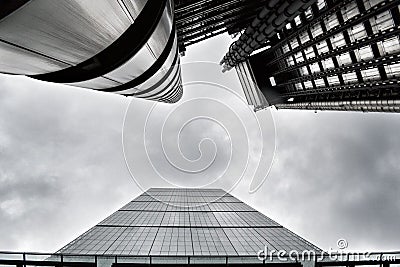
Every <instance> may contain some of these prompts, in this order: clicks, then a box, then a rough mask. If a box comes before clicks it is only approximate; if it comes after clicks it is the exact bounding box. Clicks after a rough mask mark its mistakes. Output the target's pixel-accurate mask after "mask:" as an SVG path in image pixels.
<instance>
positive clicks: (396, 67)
mask: <svg viewBox="0 0 400 267" xmlns="http://www.w3.org/2000/svg"><path fill="white" fill-rule="evenodd" d="M385 71H386V74H387V76H388V78H399V77H400V63H395V64H391V65H388V66H385Z"/></svg>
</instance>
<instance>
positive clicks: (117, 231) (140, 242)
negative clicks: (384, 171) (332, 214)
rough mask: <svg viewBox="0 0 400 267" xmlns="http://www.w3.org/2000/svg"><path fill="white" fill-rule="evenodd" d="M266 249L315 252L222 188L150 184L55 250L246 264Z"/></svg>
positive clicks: (121, 257)
mask: <svg viewBox="0 0 400 267" xmlns="http://www.w3.org/2000/svg"><path fill="white" fill-rule="evenodd" d="M265 247H267V248H268V249H269V250H271V251H272V250H276V251H278V250H283V251H286V252H287V253H289V252H290V251H291V250H296V251H298V252H299V253H301V252H302V251H305V250H307V251H315V252H320V249H319V248H317V247H316V246H314V245H313V244H311V243H309V242H307V241H306V240H304V239H303V238H301V237H299V236H298V235H296V234H294V233H293V232H291V231H289V230H288V229H286V228H284V227H282V226H281V225H279V224H278V223H277V222H275V221H273V220H271V219H270V218H268V217H266V216H265V215H263V214H261V213H259V212H257V211H256V210H254V209H253V208H251V207H250V206H248V205H246V204H245V203H243V202H241V201H240V200H238V199H237V198H235V197H233V196H232V195H230V194H228V193H226V192H225V191H223V190H219V189H168V188H153V189H150V190H148V191H147V192H145V193H143V194H142V195H140V196H138V197H137V198H135V199H134V200H133V201H131V202H129V203H128V204H126V205H125V206H124V207H122V208H121V209H120V210H118V211H116V212H115V213H113V214H112V215H110V216H109V217H107V218H106V219H104V220H103V221H101V222H100V223H99V224H98V225H96V226H94V227H93V228H91V229H90V230H88V231H87V232H86V233H84V234H82V235H81V236H80V237H78V238H77V239H75V240H74V241H72V242H71V243H69V244H68V245H66V246H65V247H63V248H62V249H60V250H59V251H58V253H61V254H75V255H81V256H84V255H99V256H109V257H111V258H110V260H111V262H113V261H114V260H115V257H114V256H115V255H117V256H119V259H120V260H124V258H126V257H131V259H130V260H131V261H135V258H133V257H134V256H138V258H137V259H136V260H137V261H139V262H140V260H148V261H149V258H146V257H148V256H152V257H153V258H152V259H153V261H157V260H159V261H161V262H162V261H166V262H168V259H169V260H175V261H178V262H181V263H184V264H187V263H190V262H191V263H196V260H197V263H200V262H201V261H204V263H207V262H209V263H212V262H213V261H217V262H221V261H222V262H223V263H225V261H226V260H228V261H229V263H234V262H235V260H236V261H237V260H240V261H243V262H246V258H247V257H249V256H252V257H249V258H247V259H249V262H253V263H261V262H260V260H259V259H258V258H257V253H258V252H259V251H260V250H264V249H265ZM140 256H142V258H140ZM163 256H165V257H164V258H163ZM219 256H220V257H219ZM239 256H243V257H244V258H240V257H239ZM177 257H178V258H177ZM117 260H118V258H117ZM147 263H149V262H147Z"/></svg>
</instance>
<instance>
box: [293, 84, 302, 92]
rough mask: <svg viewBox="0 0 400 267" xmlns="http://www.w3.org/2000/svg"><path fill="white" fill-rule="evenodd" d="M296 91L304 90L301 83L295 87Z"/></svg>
mask: <svg viewBox="0 0 400 267" xmlns="http://www.w3.org/2000/svg"><path fill="white" fill-rule="evenodd" d="M294 86H295V88H296V90H298V91H299V90H303V85H302V84H301V83H296V84H295V85H294Z"/></svg>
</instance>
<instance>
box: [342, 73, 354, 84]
mask: <svg viewBox="0 0 400 267" xmlns="http://www.w3.org/2000/svg"><path fill="white" fill-rule="evenodd" d="M342 76H343V80H344V82H345V83H356V82H358V79H357V74H356V73H355V72H349V73H344V74H343V75H342Z"/></svg>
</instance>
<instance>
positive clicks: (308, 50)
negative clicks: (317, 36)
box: [304, 46, 315, 59]
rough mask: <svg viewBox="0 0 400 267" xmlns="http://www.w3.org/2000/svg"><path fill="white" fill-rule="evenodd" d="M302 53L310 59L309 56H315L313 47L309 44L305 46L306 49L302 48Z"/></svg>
mask: <svg viewBox="0 0 400 267" xmlns="http://www.w3.org/2000/svg"><path fill="white" fill-rule="evenodd" d="M304 53H305V55H306V58H307V59H310V58H314V57H315V53H314V50H313V48H312V47H310V46H309V47H307V48H306V49H304Z"/></svg>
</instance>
